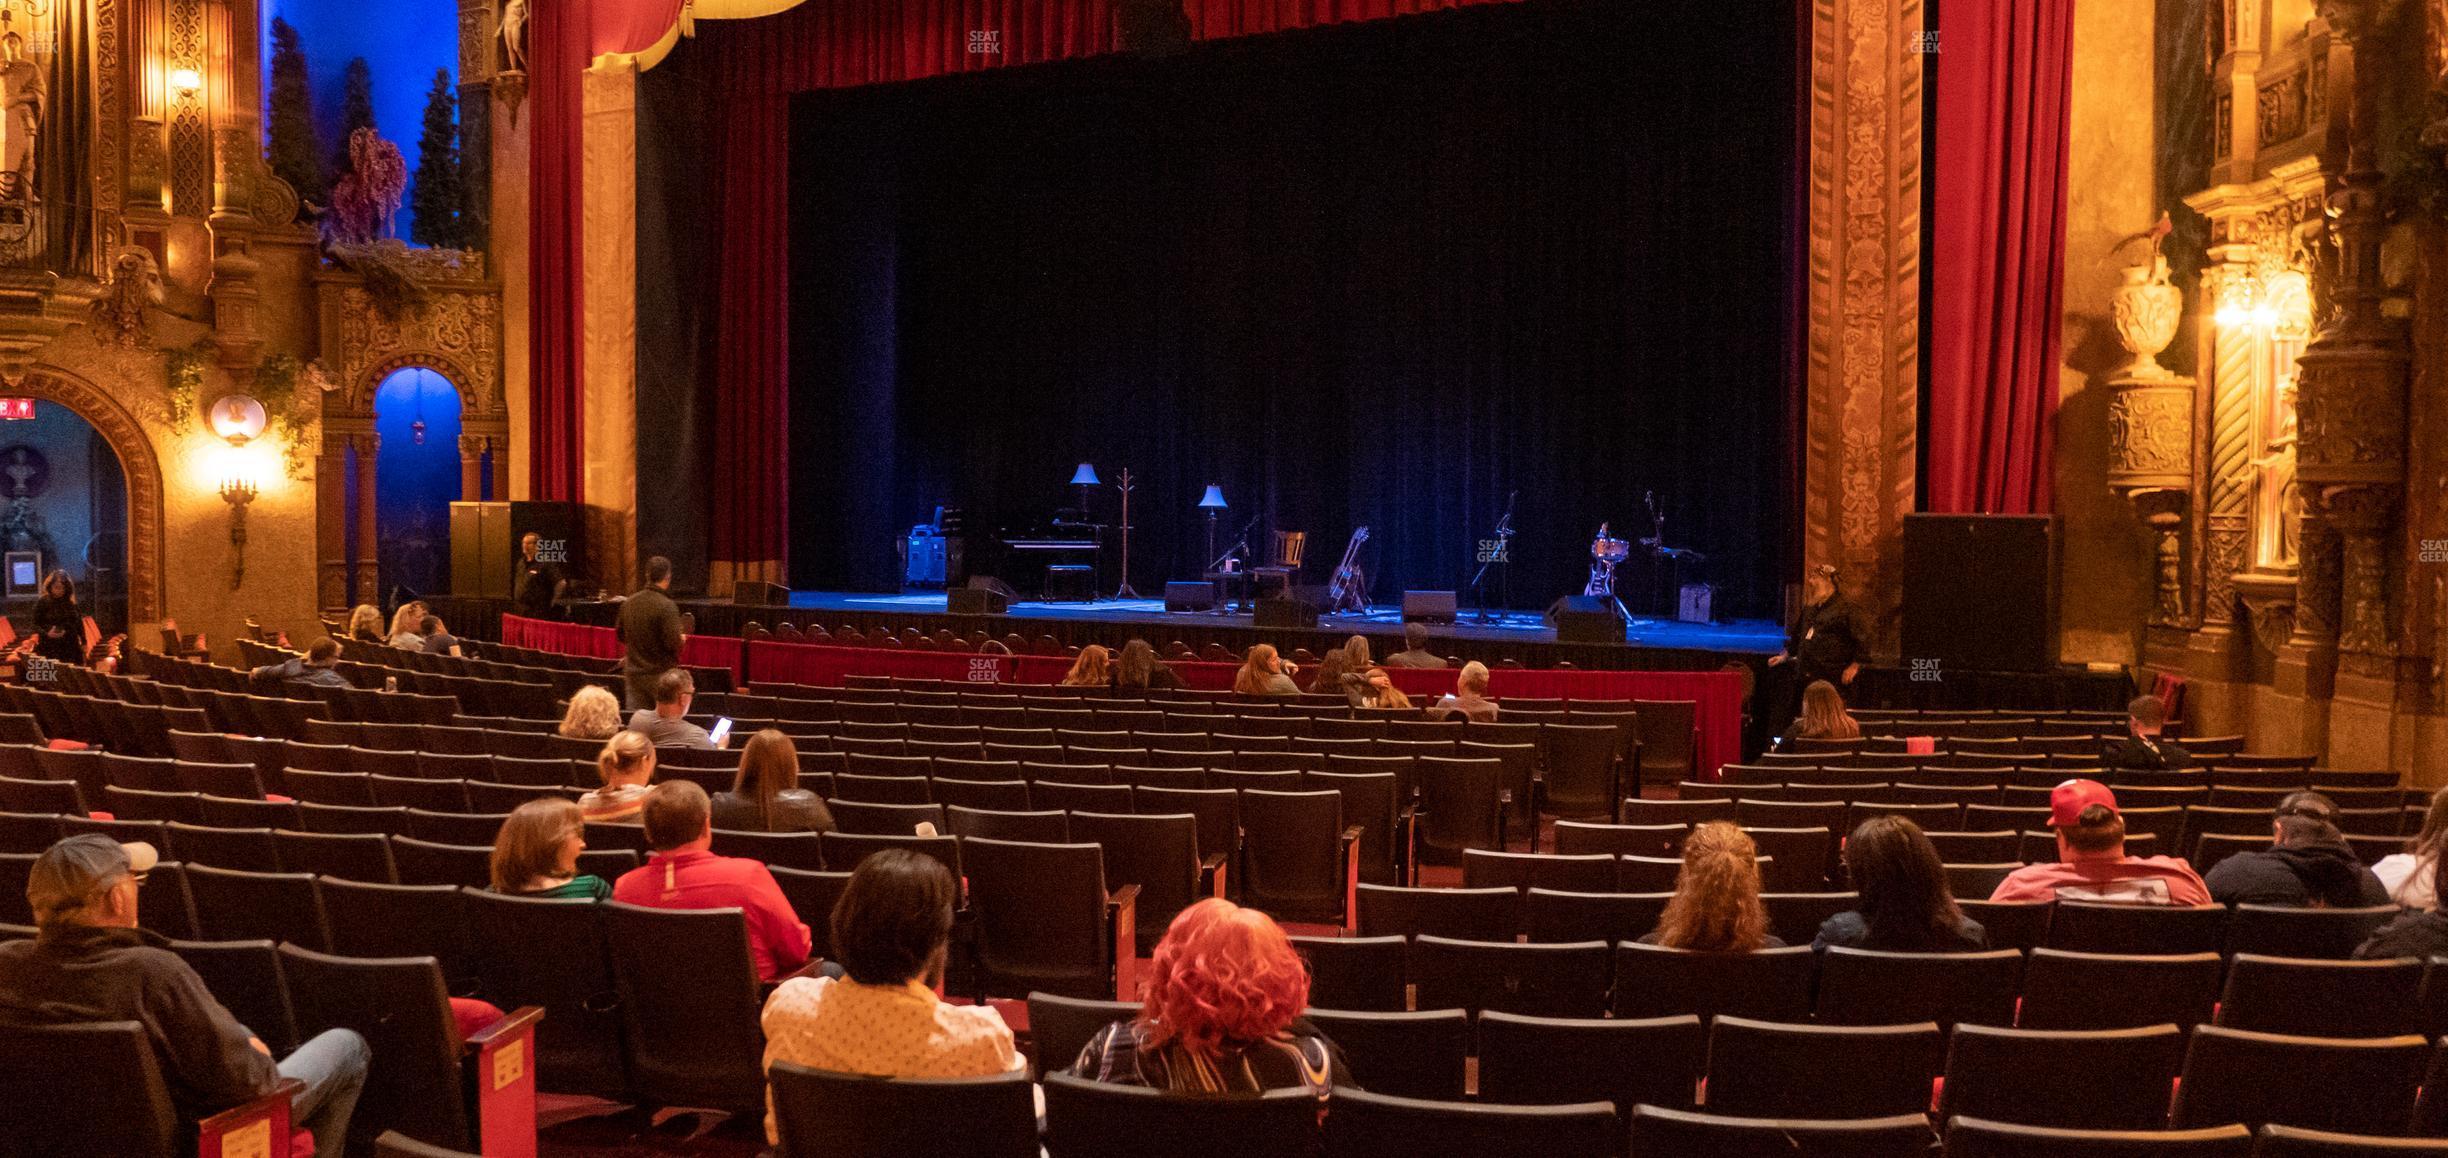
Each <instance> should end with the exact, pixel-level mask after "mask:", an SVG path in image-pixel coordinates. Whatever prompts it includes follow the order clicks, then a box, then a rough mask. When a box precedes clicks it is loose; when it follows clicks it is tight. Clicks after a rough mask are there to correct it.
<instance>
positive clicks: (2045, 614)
mask: <svg viewBox="0 0 2448 1158" xmlns="http://www.w3.org/2000/svg"><path fill="white" fill-rule="evenodd" d="M2056 578H2057V562H2056V536H2055V533H2054V525H2053V523H2052V521H2051V519H2050V517H2049V516H2047V515H1906V516H1905V517H1904V592H1903V595H1904V607H1903V612H1904V614H1903V644H1904V660H1905V665H1906V667H1907V668H1908V669H1909V670H1910V674H1911V678H1913V679H1923V680H1926V679H1937V680H1943V679H1945V678H1946V673H1947V672H1949V671H2051V670H2054V669H2055V668H2056V666H2057V598H2056V590H2055V587H2056ZM1924 673H1927V674H1924Z"/></svg>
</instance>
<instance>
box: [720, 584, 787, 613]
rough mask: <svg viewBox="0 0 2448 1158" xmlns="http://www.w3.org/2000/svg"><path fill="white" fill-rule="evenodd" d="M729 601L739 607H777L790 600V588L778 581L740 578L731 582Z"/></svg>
mask: <svg viewBox="0 0 2448 1158" xmlns="http://www.w3.org/2000/svg"><path fill="white" fill-rule="evenodd" d="M731 602H732V603H733V604H734V605H737V606H741V607H779V606H782V605H784V604H787V603H789V602H790V588H788V587H784V586H783V585H781V584H779V583H766V582H762V581H760V580H756V579H741V580H739V581H737V582H735V583H733V584H731Z"/></svg>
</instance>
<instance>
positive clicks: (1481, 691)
mask: <svg viewBox="0 0 2448 1158" xmlns="http://www.w3.org/2000/svg"><path fill="white" fill-rule="evenodd" d="M1487 690H1488V669H1487V665H1486V664H1484V663H1481V662H1479V661H1478V660H1475V659H1474V660H1472V661H1470V662H1469V663H1466V664H1463V665H1462V671H1461V674H1460V675H1458V676H1456V677H1454V693H1453V694H1452V695H1450V696H1446V697H1445V698H1443V699H1441V700H1438V701H1437V702H1436V703H1435V704H1434V705H1431V706H1430V707H1429V709H1428V718H1429V719H1431V720H1442V719H1444V718H1445V717H1447V716H1450V715H1452V714H1454V713H1455V712H1460V713H1462V715H1463V716H1465V717H1466V718H1469V719H1473V720H1477V721H1479V722H1480V723H1482V724H1492V723H1494V722H1496V701H1494V700H1491V699H1489V698H1488V694H1487Z"/></svg>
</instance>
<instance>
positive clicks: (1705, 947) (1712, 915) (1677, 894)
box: [1640, 820, 1785, 953]
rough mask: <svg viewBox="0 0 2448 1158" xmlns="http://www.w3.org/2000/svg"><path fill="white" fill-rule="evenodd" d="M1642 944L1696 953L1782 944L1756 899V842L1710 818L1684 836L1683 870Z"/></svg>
mask: <svg viewBox="0 0 2448 1158" xmlns="http://www.w3.org/2000/svg"><path fill="white" fill-rule="evenodd" d="M1640 941H1641V944H1643V945H1663V946H1665V947H1667V948H1669V949H1689V950H1692V951H1693V952H1697V953H1750V952H1755V951H1757V950H1760V949H1782V948H1784V947H1785V942H1783V941H1780V940H1778V939H1777V938H1775V937H1773V936H1770V935H1769V933H1768V907H1767V906H1766V905H1763V904H1761V903H1760V873H1759V846H1758V845H1755V844H1753V843H1751V837H1750V835H1749V834H1747V833H1745V832H1744V831H1743V830H1741V829H1739V828H1736V827H1734V826H1733V825H1732V824H1729V823H1727V822H1725V821H1722V820H1712V821H1710V822H1708V823H1707V824H1703V825H1701V826H1700V827H1698V828H1695V829H1693V830H1692V834H1691V835H1690V836H1689V837H1686V838H1685V839H1684V841H1683V871H1682V872H1681V873H1679V874H1677V875H1676V877H1675V891H1674V899H1672V900H1669V901H1667V902H1666V911H1665V912H1664V913H1662V914H1660V915H1659V916H1658V926H1657V928H1656V929H1654V930H1651V931H1650V933H1649V935H1648V936H1645V937H1642V938H1641V939H1640Z"/></svg>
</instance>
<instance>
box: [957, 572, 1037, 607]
mask: <svg viewBox="0 0 2448 1158" xmlns="http://www.w3.org/2000/svg"><path fill="white" fill-rule="evenodd" d="M1019 594H1020V593H1019V592H1017V591H1014V590H1012V589H1011V586H1010V585H1009V584H1006V583H1004V582H1003V581H1002V580H1000V579H997V578H994V577H993V576H991V575H972V576H970V577H969V583H968V585H967V586H964V587H954V588H952V589H951V590H949V591H946V592H944V610H946V611H949V612H951V613H952V614H954V615H1001V614H1003V613H1005V612H1007V611H1010V610H1011V605H1012V600H1014V599H1017V598H1019Z"/></svg>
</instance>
